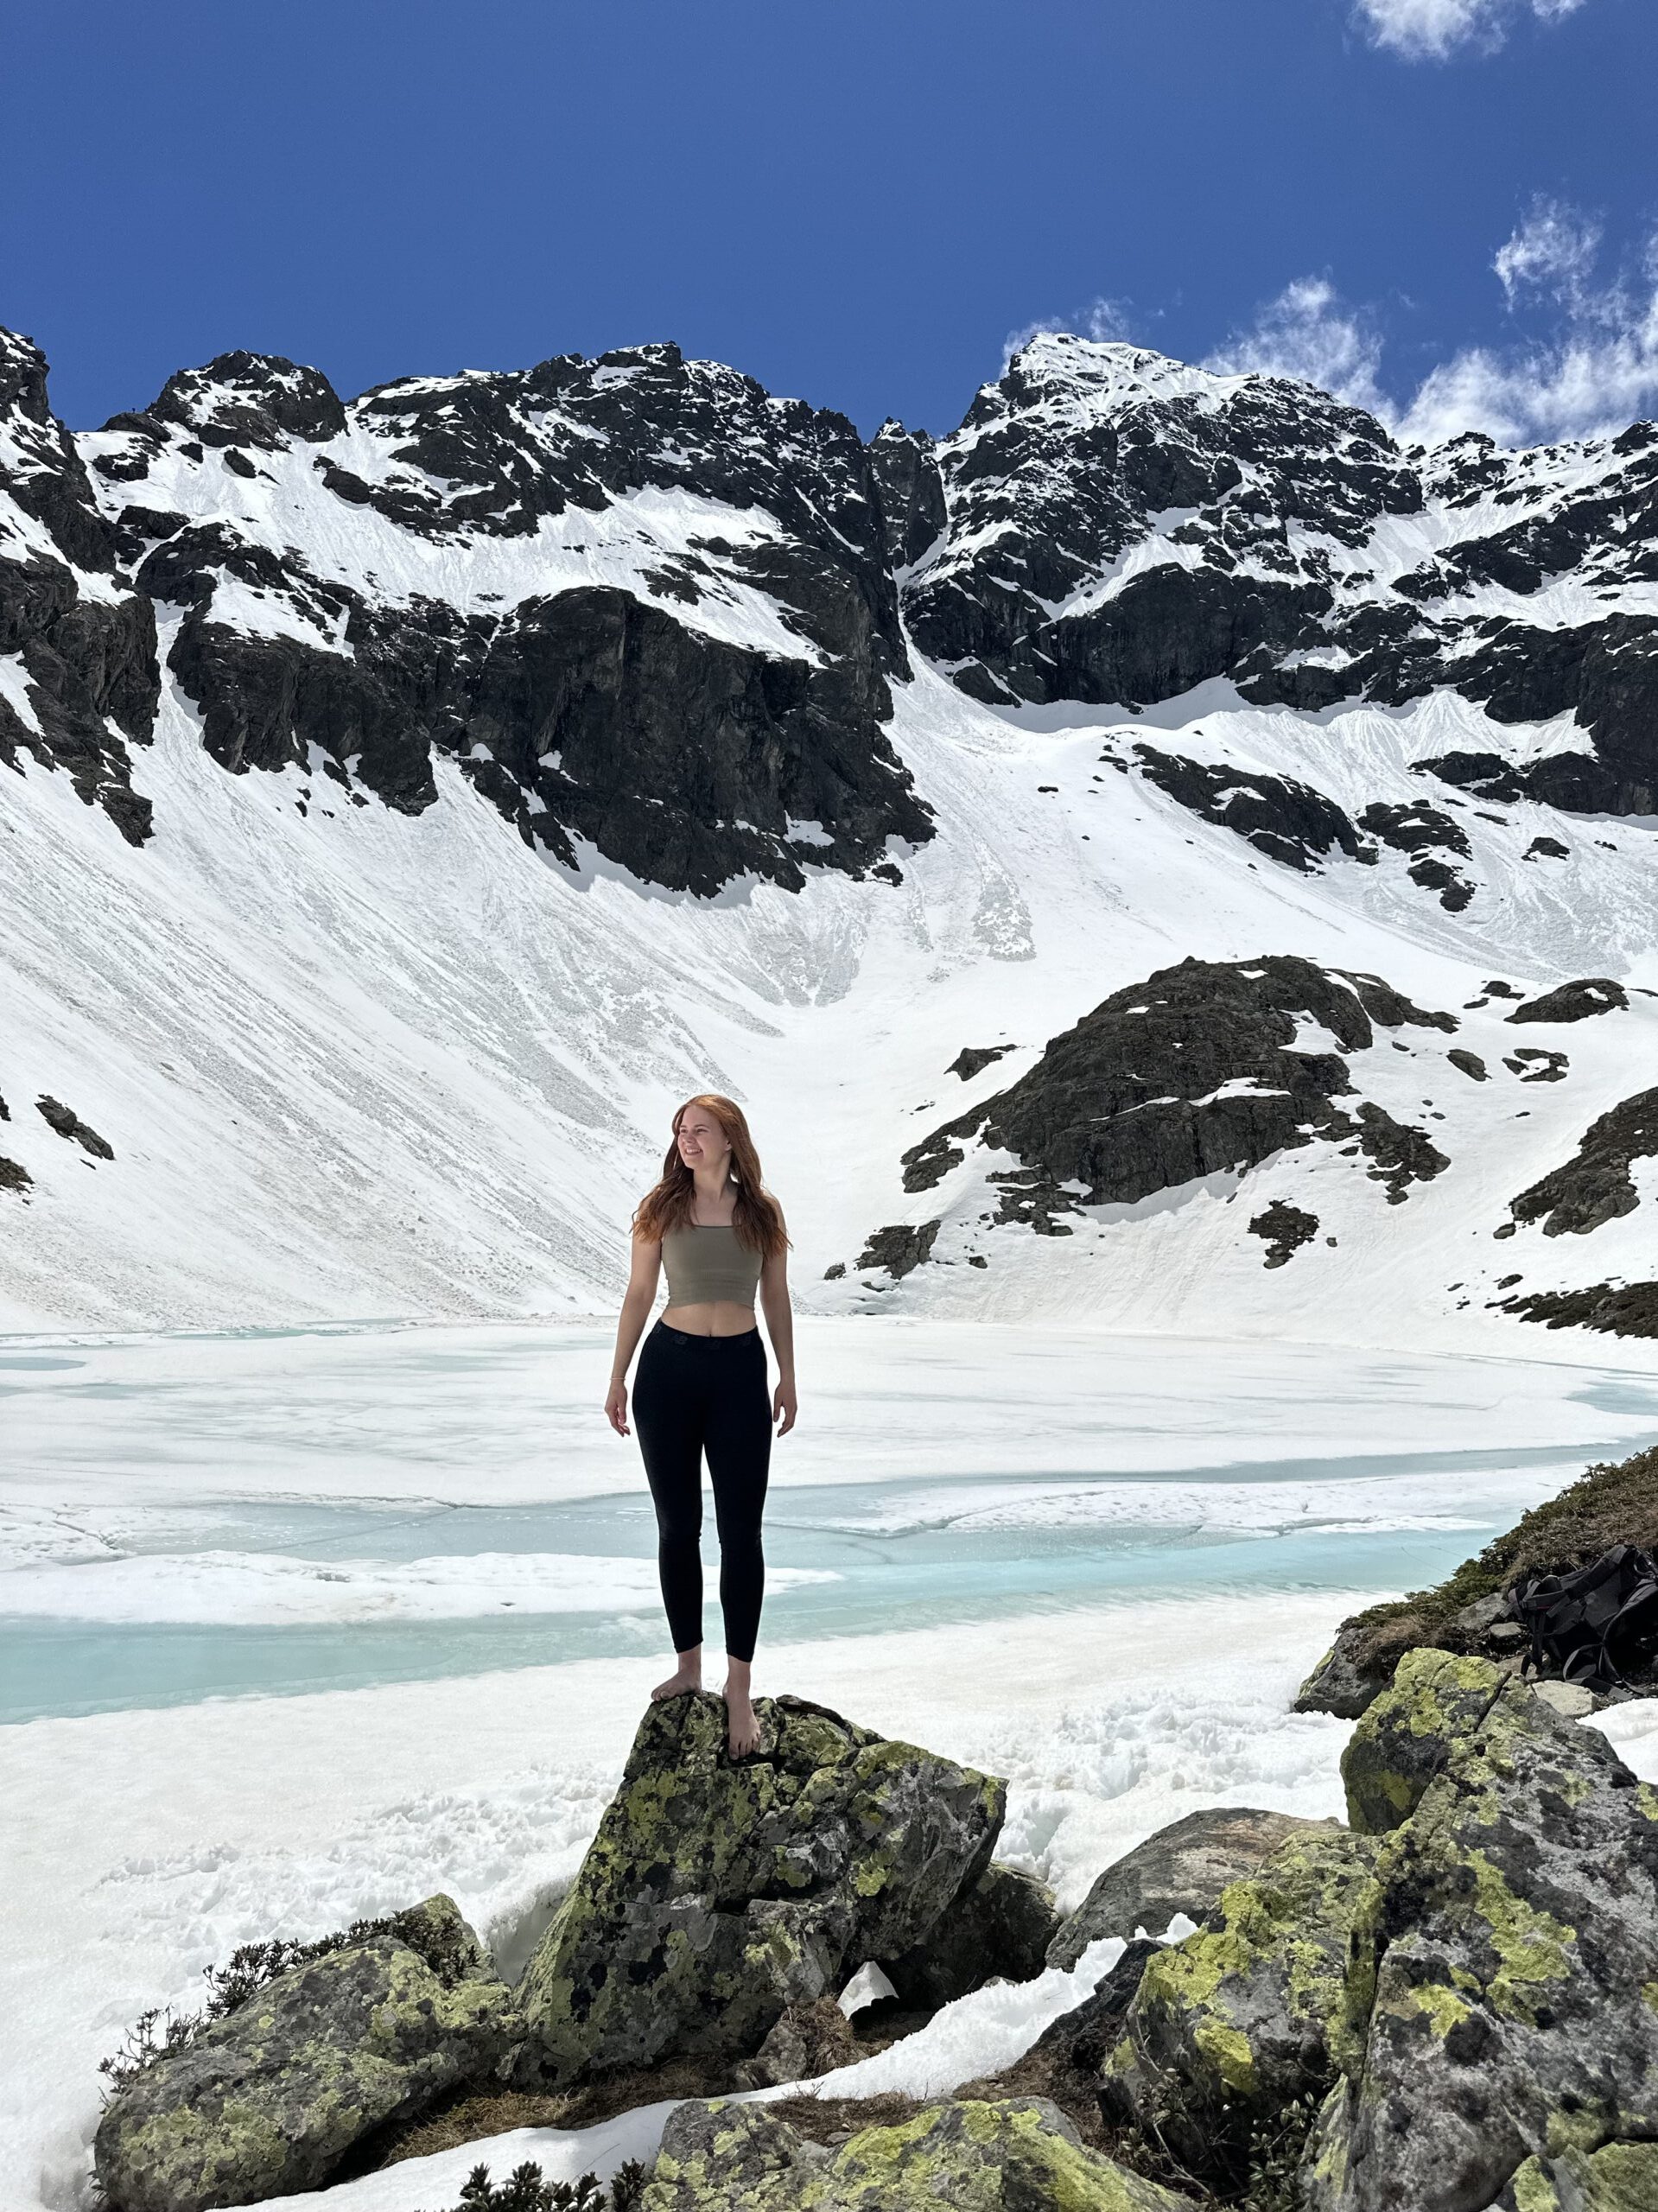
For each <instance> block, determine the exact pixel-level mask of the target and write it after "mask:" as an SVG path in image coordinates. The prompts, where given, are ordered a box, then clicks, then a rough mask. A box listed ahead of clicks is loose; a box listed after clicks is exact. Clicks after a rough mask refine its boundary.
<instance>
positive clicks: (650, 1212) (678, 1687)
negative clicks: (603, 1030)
mask: <svg viewBox="0 0 1658 2212" xmlns="http://www.w3.org/2000/svg"><path fill="white" fill-rule="evenodd" d="M788 1249H789V1239H788V1236H787V1233H786V1231H785V1228H784V1223H783V1210H782V1208H781V1207H780V1206H779V1205H778V1202H777V1200H776V1199H775V1198H773V1197H772V1194H771V1192H769V1191H768V1190H766V1189H765V1187H764V1186H763V1185H762V1184H761V1182H760V1163H759V1159H758V1157H757V1156H756V1154H755V1151H754V1141H753V1137H751V1136H750V1135H749V1134H748V1124H747V1122H746V1121H745V1120H744V1118H743V1111H742V1109H741V1107H740V1106H736V1105H734V1104H733V1103H732V1102H731V1100H730V1099H729V1098H721V1097H717V1096H713V1095H712V1094H704V1095H702V1096H699V1097H696V1098H690V1099H687V1101H686V1102H685V1103H684V1105H683V1106H682V1107H681V1108H680V1109H679V1111H678V1112H677V1114H676V1115H675V1116H674V1140H673V1142H672V1143H671V1144H670V1146H669V1147H668V1156H667V1158H666V1159H665V1160H664V1162H663V1166H662V1180H661V1181H660V1182H659V1183H658V1184H657V1186H656V1188H655V1189H654V1190H653V1191H651V1192H648V1193H647V1194H646V1196H645V1198H643V1199H642V1200H641V1201H640V1204H639V1207H638V1212H637V1213H635V1215H634V1217H633V1260H632V1268H631V1269H630V1270H629V1274H628V1279H627V1294H626V1297H625V1298H624V1299H623V1300H622V1314H621V1319H620V1321H619V1324H618V1325H617V1329H616V1357H615V1360H614V1362H613V1365H612V1368H611V1375H610V1391H609V1395H608V1396H607V1398H606V1400H605V1412H606V1413H607V1415H608V1416H609V1420H610V1425H611V1427H613V1429H614V1430H615V1431H616V1433H617V1434H618V1435H619V1436H626V1434H627V1433H628V1428H627V1381H626V1377H627V1369H628V1363H629V1362H630V1361H631V1360H632V1357H633V1347H634V1345H635V1344H638V1340H639V1332H640V1331H641V1330H642V1329H643V1328H644V1326H645V1322H646V1321H647V1320H648V1319H650V1315H651V1306H652V1305H653V1304H654V1303H655V1301H656V1294H657V1271H658V1269H659V1268H666V1269H667V1273H668V1303H667V1305H666V1306H665V1307H664V1309H663V1315H662V1319H660V1320H659V1321H658V1322H657V1325H656V1327H655V1328H654V1329H652V1330H651V1333H650V1335H649V1336H648V1337H647V1338H645V1350H644V1351H642V1352H641V1353H640V1355H639V1371H638V1376H637V1377H636V1378H635V1381H634V1389H633V1415H634V1419H635V1420H636V1421H638V1430H639V1447H640V1449H641V1451H642V1452H644V1454H645V1475H646V1478H647V1479H648V1480H649V1482H650V1484H651V1497H652V1498H653V1499H654V1500H655V1502H656V1509H657V1568H658V1571H659V1572H660V1573H661V1576H662V1602H663V1605H664V1606H665V1607H666V1609H667V1614H668V1625H669V1628H670V1630H672V1633H673V1639H674V1656H675V1657H676V1659H677V1662H678V1664H677V1666H676V1668H675V1669H674V1671H673V1673H672V1674H671V1675H669V1677H668V1679H667V1681H665V1682H658V1683H657V1686H656V1688H655V1689H653V1690H652V1691H651V1696H652V1697H653V1698H664V1697H680V1696H683V1694H685V1692H687V1691H688V1690H700V1689H701V1688H702V1548H701V1538H702V1454H703V1452H705V1451H706V1452H707V1453H708V1478H709V1480H710V1481H711V1482H712V1484H713V1485H714V1515H715V1522H716V1524H717V1526H718V1528H719V1531H720V1605H721V1611H723V1613H724V1615H725V1630H726V1662H727V1666H726V1687H725V1700H726V1720H727V1739H728V1741H729V1744H730V1747H731V1755H732V1757H733V1758H742V1757H743V1756H744V1754H745V1753H746V1752H749V1751H754V1750H755V1749H757V1748H758V1746H759V1723H758V1722H757V1721H756V1719H755V1718H754V1707H753V1702H752V1701H751V1700H750V1696H749V1673H750V1665H751V1662H752V1661H753V1656H754V1638H755V1635H756V1633H757V1631H758V1630H759V1618H760V1599H761V1597H762V1594H763V1592H764V1590H765V1555H764V1554H763V1552H762V1550H761V1548H760V1513H761V1510H762V1509H763V1507H764V1505H765V1478H766V1471H767V1468H768V1465H769V1463H770V1459H771V1452H772V1422H773V1421H778V1422H779V1423H780V1426H779V1427H778V1435H779V1436H786V1435H787V1434H788V1433H789V1431H790V1430H791V1428H792V1427H794V1425H795V1411H796V1408H795V1360H794V1331H793V1327H792V1318H791V1313H790V1311H789V1283H788V1256H787V1255H788ZM756 1287H758V1288H759V1300H760V1306H761V1310H762V1311H763V1312H764V1313H765V1325H766V1328H767V1329H768V1331H769V1332H771V1338H772V1351H773V1352H774V1353H775V1355H776V1357H777V1363H778V1384H777V1389H775V1390H774V1391H773V1392H772V1395H771V1398H770V1400H769V1401H768V1399H767V1397H766V1395H765V1347H764V1346H763V1345H762V1344H761V1343H760V1334H759V1326H758V1325H757V1324H756V1322H755V1319H754V1293H755V1289H756Z"/></svg>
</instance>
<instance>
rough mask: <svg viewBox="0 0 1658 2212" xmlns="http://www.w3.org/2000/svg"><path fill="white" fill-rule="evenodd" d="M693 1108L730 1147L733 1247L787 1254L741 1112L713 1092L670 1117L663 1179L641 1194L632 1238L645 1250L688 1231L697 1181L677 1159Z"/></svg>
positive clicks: (779, 1218)
mask: <svg viewBox="0 0 1658 2212" xmlns="http://www.w3.org/2000/svg"><path fill="white" fill-rule="evenodd" d="M693 1106H701V1107H703V1108H705V1109H706V1110H707V1111H708V1113H710V1114H712V1115H713V1116H714V1118H715V1121H716V1122H718V1123H719V1124H720V1127H721V1128H722V1129H723V1130H724V1131H725V1135H726V1142H727V1144H728V1145H729V1146H730V1147H731V1171H730V1172H731V1179H732V1181H733V1182H734V1184H735V1185H736V1186H737V1205H736V1211H735V1212H734V1214H733V1215H732V1217H731V1225H732V1227H733V1228H734V1230H736V1232H737V1242H738V1243H740V1244H746V1245H747V1246H748V1248H749V1249H750V1250H751V1251H754V1252H759V1253H760V1254H762V1255H764V1256H765V1258H766V1259H768V1260H769V1259H771V1258H772V1256H773V1255H775V1254H777V1253H778V1252H782V1251H785V1250H786V1249H787V1248H788V1243H789V1239H788V1236H787V1234H786V1233H785V1230H784V1226H783V1209H782V1207H781V1206H780V1205H778V1202H777V1200H776V1199H775V1198H773V1197H772V1193H771V1192H769V1191H768V1190H767V1189H766V1187H765V1184H764V1183H763V1182H762V1181H761V1179H760V1159H759V1153H757V1152H756V1151H755V1149H754V1140H753V1137H752V1136H751V1135H749V1131H748V1122H747V1121H746V1117H745V1116H744V1114H743V1109H742V1108H741V1107H740V1106H739V1105H738V1104H737V1103H736V1101H735V1100H734V1099H731V1098H722V1097H721V1096H720V1095H719V1093H718V1092H717V1091H713V1090H699V1091H698V1092H697V1094H696V1097H695V1098H688V1099H687V1100H686V1101H685V1103H684V1104H683V1106H682V1107H680V1108H679V1109H678V1111H677V1113H676V1114H675V1116H674V1134H673V1138H672V1141H670V1144H669V1147H668V1154H667V1157H666V1159H664V1161H663V1163H662V1179H661V1181H660V1182H659V1183H657V1185H655V1187H654V1188H653V1189H651V1190H649V1191H647V1192H645V1196H644V1197H643V1198H641V1199H640V1200H639V1203H638V1209H637V1211H635V1213H634V1216H633V1234H634V1236H638V1237H639V1238H641V1239H642V1240H643V1241H644V1242H645V1243H649V1244H659V1243H661V1241H662V1239H663V1238H664V1236H667V1235H668V1234H669V1232H670V1230H676V1229H689V1227H690V1225H691V1208H692V1206H693V1205H695V1203H696V1179H695V1177H694V1176H693V1175H692V1173H691V1171H690V1169H689V1167H687V1166H686V1165H685V1163H684V1161H683V1160H682V1159H681V1158H680V1156H679V1125H680V1123H681V1122H682V1121H683V1119H684V1117H685V1116H686V1115H687V1114H689V1111H690V1109H691V1108H692V1107H693Z"/></svg>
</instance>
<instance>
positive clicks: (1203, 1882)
mask: <svg viewBox="0 0 1658 2212" xmlns="http://www.w3.org/2000/svg"><path fill="white" fill-rule="evenodd" d="M1334 1825H1335V1824H1334V1822H1333V1821H1305V1820H1299V1819H1298V1818H1297V1817H1296V1816H1295V1815H1294V1814H1293V1813H1268V1812H1261V1811H1258V1810H1256V1809H1255V1808H1252V1807H1250V1806H1246V1805H1229V1806H1222V1807H1217V1808H1210V1809H1205V1810H1204V1811H1202V1812H1197V1813H1188V1814H1187V1815H1185V1818H1184V1819H1183V1820H1178V1821H1172V1822H1171V1823H1170V1825H1169V1826H1168V1827H1166V1828H1159V1830H1158V1832H1157V1834H1155V1835H1153V1836H1148V1837H1147V1840H1146V1841H1145V1842H1144V1843H1142V1844H1139V1845H1137V1846H1136V1847H1135V1848H1134V1850H1133V1851H1131V1852H1129V1853H1128V1855H1127V1857H1125V1858H1122V1859H1117V1860H1115V1862H1114V1863H1113V1864H1112V1865H1111V1866H1108V1867H1107V1868H1106V1869H1105V1871H1104V1872H1103V1873H1102V1874H1101V1875H1100V1876H1099V1877H1098V1878H1097V1879H1096V1881H1095V1883H1094V1885H1093V1887H1092V1888H1091V1889H1090V1890H1089V1893H1088V1895H1087V1896H1086V1897H1084V1898H1083V1902H1082V1904H1079V1905H1078V1906H1077V1910H1076V1911H1075V1912H1073V1913H1072V1914H1071V1916H1070V1918H1069V1919H1068V1920H1067V1921H1066V1922H1065V1923H1064V1926H1063V1927H1062V1928H1061V1929H1059V1931H1058V1934H1057V1935H1056V1936H1054V1939H1053V1941H1052V1942H1051V1944H1050V1945H1049V1946H1048V1952H1047V1964H1048V1965H1049V1966H1051V1967H1065V1968H1066V1969H1067V1970H1069V1969H1070V1967H1074V1966H1075V1965H1076V1963H1077V1960H1078V1959H1080V1958H1081V1957H1082V1955H1083V1952H1084V1951H1085V1950H1086V1949H1087V1948H1088V1947H1089V1944H1090V1943H1094V1942H1098V1941H1099V1940H1100V1938H1101V1937H1102V1936H1124V1937H1130V1936H1134V1934H1135V1932H1136V1931H1137V1930H1139V1929H1143V1930H1144V1931H1145V1933H1146V1934H1147V1936H1160V1935H1161V1934H1162V1933H1163V1930H1164V1929H1166V1927H1167V1926H1168V1924H1169V1923H1170V1922H1171V1921H1172V1919H1173V1918H1174V1916H1175V1915H1176V1914H1177V1913H1185V1916H1186V1917H1187V1918H1188V1919H1189V1920H1201V1919H1202V1918H1203V1917H1204V1915H1205V1914H1206V1913H1208V1912H1210V1911H1212V1910H1213V1909H1214V1908H1215V1906H1216V1905H1217V1904H1219V1902H1220V1897H1221V1892H1222V1891H1223V1890H1224V1889H1225V1887H1226V1885H1227V1884H1228V1883H1229V1882H1238V1881H1242V1879H1243V1878H1245V1876H1246V1875H1249V1874H1253V1873H1254V1872H1255V1870H1256V1869H1257V1868H1258V1867H1259V1866H1261V1862H1262V1861H1263V1860H1264V1859H1268V1858H1270V1857H1271V1856H1272V1854H1273V1853H1274V1852H1275V1851H1277V1850H1278V1849H1279V1848H1280V1846H1282V1845H1283V1844H1286V1843H1287V1842H1289V1841H1290V1840H1292V1839H1293V1838H1295V1837H1297V1836H1301V1835H1305V1834H1309V1833H1312V1832H1318V1831H1327V1830H1328V1829H1330V1828H1331V1827H1333V1826H1334Z"/></svg>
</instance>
